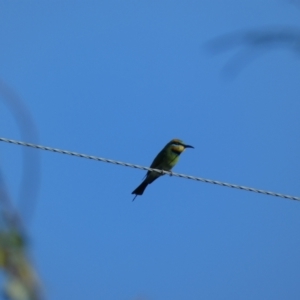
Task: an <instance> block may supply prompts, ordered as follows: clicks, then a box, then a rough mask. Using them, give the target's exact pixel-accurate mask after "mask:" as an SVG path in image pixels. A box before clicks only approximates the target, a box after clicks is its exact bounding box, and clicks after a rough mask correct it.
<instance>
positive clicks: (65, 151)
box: [0, 137, 300, 201]
mask: <svg viewBox="0 0 300 300" xmlns="http://www.w3.org/2000/svg"><path fill="white" fill-rule="evenodd" d="M0 142H5V143H10V144H15V145H20V146H25V147H31V148H36V149H40V150H46V151H51V152H56V153H61V154H66V155H72V156H76V157H82V158H87V159H91V160H96V161H101V162H105V163H110V164H115V165H120V166H124V167H130V168H135V169H140V170H145V171H155V172H158V173H161V174H168V175H171V176H175V177H180V178H185V179H190V180H195V181H201V182H206V183H211V184H216V185H221V186H226V187H230V188H234V189H239V190H244V191H248V192H254V193H259V194H264V195H269V196H274V197H280V198H285V199H290V200H297V201H300V197H295V196H290V195H285V194H279V193H274V192H270V191H265V190H260V189H255V188H251V187H247V186H242V185H236V184H231V183H226V182H221V181H216V180H211V179H206V178H201V177H195V176H190V175H185V174H179V173H173V172H169V171H164V170H157V169H152V168H148V167H143V166H139V165H135V164H130V163H125V162H122V161H117V160H113V159H107V158H102V157H98V156H92V155H86V154H82V153H77V152H72V151H67V150H61V149H57V148H52V147H46V146H41V145H36V144H31V143H25V142H21V141H16V140H11V139H6V138H1V137H0Z"/></svg>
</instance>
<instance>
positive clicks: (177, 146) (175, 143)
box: [167, 139, 194, 154]
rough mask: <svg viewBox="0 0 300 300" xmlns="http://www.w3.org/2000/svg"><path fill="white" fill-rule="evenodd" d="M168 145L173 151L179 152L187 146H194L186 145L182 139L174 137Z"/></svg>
mask: <svg viewBox="0 0 300 300" xmlns="http://www.w3.org/2000/svg"><path fill="white" fill-rule="evenodd" d="M167 147H170V148H171V150H172V151H174V152H177V153H179V154H180V153H182V152H183V151H184V150H185V149H186V148H194V147H193V146H191V145H186V144H185V143H184V142H183V141H182V140H179V139H173V140H172V141H170V142H169V143H168V144H167Z"/></svg>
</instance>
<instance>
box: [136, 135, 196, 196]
mask: <svg viewBox="0 0 300 300" xmlns="http://www.w3.org/2000/svg"><path fill="white" fill-rule="evenodd" d="M186 148H194V147H193V146H190V145H186V144H185V143H184V142H183V141H181V140H179V139H173V140H172V141H170V142H169V143H168V144H167V145H166V146H165V147H164V148H163V149H162V150H161V151H160V152H159V153H158V154H157V156H156V157H155V158H154V160H153V162H152V164H151V166H150V168H153V169H158V170H165V171H170V170H171V169H172V168H173V167H174V166H175V165H176V164H177V162H178V160H179V156H180V154H181V153H182V152H183V151H184V150H185V149H186ZM162 175H164V174H161V173H158V172H155V171H148V172H147V174H146V178H145V180H144V181H143V182H142V183H141V184H140V185H139V186H138V187H137V188H136V189H135V190H134V191H133V192H132V194H134V195H135V197H134V198H133V200H132V201H134V199H135V198H136V197H137V196H139V195H143V193H144V191H145V188H146V187H147V185H148V184H150V183H152V182H153V181H154V180H156V179H157V178H158V177H160V176H162Z"/></svg>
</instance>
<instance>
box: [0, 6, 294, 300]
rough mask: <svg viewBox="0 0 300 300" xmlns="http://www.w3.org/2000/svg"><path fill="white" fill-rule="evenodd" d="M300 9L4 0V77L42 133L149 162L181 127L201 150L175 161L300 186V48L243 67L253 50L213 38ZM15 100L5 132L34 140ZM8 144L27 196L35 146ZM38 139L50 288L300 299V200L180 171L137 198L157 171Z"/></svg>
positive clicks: (38, 241)
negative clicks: (235, 64)
mask: <svg viewBox="0 0 300 300" xmlns="http://www.w3.org/2000/svg"><path fill="white" fill-rule="evenodd" d="M299 16H300V10H299V8H298V7H297V6H296V5H293V4H290V3H289V1H284V0H278V1H268V0H267V1H261V0H253V1H237V0H231V1H221V0H215V1H214V0H210V1H30V2H26V3H25V2H22V3H20V2H19V3H18V2H16V1H11V2H6V1H1V2H0V36H1V50H0V53H1V55H0V66H1V68H0V78H1V80H3V81H4V82H5V83H6V84H8V85H9V86H10V87H12V88H13V89H14V90H15V92H16V93H18V95H19V96H20V97H21V98H22V99H23V101H24V102H25V103H26V105H27V107H28V109H29V110H30V112H31V115H32V116H33V118H34V121H35V124H36V127H37V130H38V132H39V143H40V144H43V145H47V146H52V147H57V148H62V149H67V150H72V151H77V152H83V153H87V154H91V155H97V156H101V157H106V158H111V159H116V160H121V161H126V162H131V163H136V164H140V165H145V166H149V165H150V164H151V162H152V160H153V158H154V157H155V155H156V154H157V153H158V151H160V150H161V148H162V147H163V146H164V145H165V144H166V143H167V142H168V141H169V140H170V139H172V138H175V137H176V138H180V139H183V140H184V141H185V142H186V143H188V144H191V145H193V146H194V147H195V149H191V150H190V149H188V150H187V151H186V152H185V153H184V154H183V155H182V157H181V159H180V162H179V164H178V165H177V166H176V167H175V168H174V171H175V172H180V173H186V174H190V175H195V176H200V177H205V178H210V179H215V180H220V181H226V182H231V183H236V184H242V185H248V186H252V187H256V188H261V189H267V190H272V191H275V192H281V193H286V194H291V195H295V196H300V188H299V175H300V174H299V170H300V162H299V151H300V144H299V126H300V119H299V110H300V101H299V94H300V85H299V75H300V73H299V70H300V63H299V56H296V55H295V53H294V52H291V51H290V50H288V49H287V48H282V49H281V48H280V49H277V48H276V50H275V49H274V50H272V51H269V52H267V53H265V54H263V55H260V56H258V57H257V58H256V59H255V60H253V61H252V62H251V63H249V64H247V65H246V66H245V68H243V69H242V71H241V72H240V73H239V74H238V76H236V77H235V78H233V79H230V80H228V78H227V77H226V76H222V69H223V67H224V66H225V65H226V63H227V62H228V61H229V60H230V59H231V58H232V57H234V55H235V53H236V52H237V49H235V48H233V49H232V50H229V51H226V52H224V53H221V54H219V55H215V56H213V55H211V54H210V53H209V51H207V49H205V47H204V46H205V44H206V43H207V42H208V41H210V40H211V39H213V38H216V37H218V36H222V35H224V34H227V33H231V32H237V31H243V30H250V29H257V30H259V29H265V28H270V27H273V26H276V28H279V27H280V26H288V27H297V26H298V27H300V23H299ZM0 108H1V110H0V128H1V133H0V136H1V137H6V138H12V139H21V135H20V131H19V128H18V126H17V125H16V122H15V119H14V118H13V116H12V114H11V112H10V110H8V108H7V107H6V106H5V105H4V104H3V103H2V102H1V103H0ZM29 142H31V141H29ZM0 146H1V148H0V162H1V168H2V171H3V172H4V174H5V178H6V181H7V184H8V186H9V189H10V192H11V194H12V196H13V197H14V199H16V201H18V197H19V187H20V181H21V174H22V173H21V171H22V155H21V154H22V149H21V147H18V146H13V145H8V144H5V143H1V145H0ZM29 151H30V153H31V154H32V155H39V156H40V159H41V175H40V185H39V194H38V202H37V206H36V208H35V211H34V216H33V219H31V220H30V222H29V223H28V231H29V234H30V238H31V248H30V251H31V255H32V257H33V261H34V263H35V266H36V268H37V269H38V272H39V274H40V276H41V278H42V281H43V284H44V287H45V291H46V294H47V299H56V300H60V299H74V300H76V299H105V300H116V299H124V300H138V299H144V300H146V299H147V300H165V299H173V300H180V299H191V300H193V299H195V300H196V299H208V300H213V299H246V300H247V299H257V300H259V299H272V300H274V299H290V300H292V299H299V297H300V286H299V280H298V278H299V276H300V271H299V270H300V260H299V250H298V249H299V247H300V238H299V227H300V218H299V214H300V203H297V202H295V201H289V200H284V199H279V198H274V197H269V196H264V195H259V194H254V193H249V192H243V191H237V190H232V189H229V188H224V187H219V186H213V185H209V184H204V183H198V182H195V181H190V180H184V179H180V178H174V177H169V176H164V177H163V178H160V179H159V180H157V181H156V182H155V183H153V184H152V185H151V186H149V187H148V188H147V190H146V192H145V194H144V195H143V196H142V197H138V198H137V199H136V201H134V202H132V201H131V200H132V195H131V192H132V190H133V189H134V188H135V187H136V186H137V185H139V184H140V182H141V180H142V178H143V176H144V172H143V171H140V170H135V169H130V168H125V167H120V166H114V165H110V164H105V163H100V162H95V161H87V160H84V159H79V158H74V157H69V156H64V155H59V154H54V153H46V152H41V151H38V150H33V149H32V150H29ZM22 213H23V212H22Z"/></svg>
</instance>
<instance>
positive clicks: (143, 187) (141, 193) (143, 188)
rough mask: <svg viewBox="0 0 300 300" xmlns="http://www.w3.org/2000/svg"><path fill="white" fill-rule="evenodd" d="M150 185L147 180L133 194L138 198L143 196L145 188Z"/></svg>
mask: <svg viewBox="0 0 300 300" xmlns="http://www.w3.org/2000/svg"><path fill="white" fill-rule="evenodd" d="M148 184H149V183H148V182H147V181H146V180H144V181H143V182H142V183H141V184H140V185H139V186H138V187H137V188H136V189H135V190H134V191H133V192H132V193H131V194H135V195H136V196H138V195H139V196H140V195H143V193H144V191H145V188H146V187H147V185H148ZM136 196H135V197H136ZM135 197H134V198H133V200H134V199H135ZM133 200H132V201H133Z"/></svg>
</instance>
